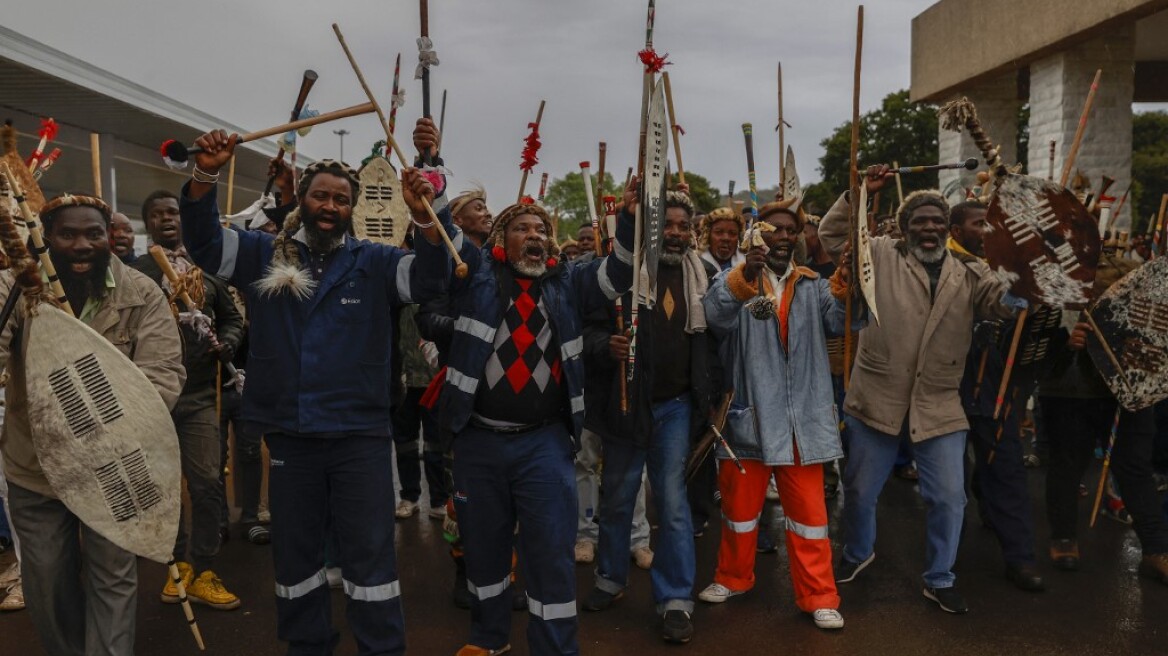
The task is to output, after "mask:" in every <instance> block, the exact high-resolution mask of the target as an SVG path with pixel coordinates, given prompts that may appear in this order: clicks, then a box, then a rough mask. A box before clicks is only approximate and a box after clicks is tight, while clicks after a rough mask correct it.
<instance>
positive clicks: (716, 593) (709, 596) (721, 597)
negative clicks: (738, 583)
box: [698, 583, 744, 604]
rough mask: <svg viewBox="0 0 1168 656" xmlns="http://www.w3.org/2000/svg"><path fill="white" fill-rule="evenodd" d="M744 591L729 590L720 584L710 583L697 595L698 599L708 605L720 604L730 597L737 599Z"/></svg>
mask: <svg viewBox="0 0 1168 656" xmlns="http://www.w3.org/2000/svg"><path fill="white" fill-rule="evenodd" d="M743 592H744V590H731V589H730V588H727V587H726V586H724V585H722V584H721V583H711V584H710V585H708V586H706V589H705V590H702V591H701V592H700V593H699V594H698V599H701V600H702V601H704V602H706V603H710V604H720V603H722V602H724V601H726V600H727V599H729V598H730V597H737V596H738V595H740V594H742V593H743Z"/></svg>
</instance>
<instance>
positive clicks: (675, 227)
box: [661, 207, 690, 266]
mask: <svg viewBox="0 0 1168 656" xmlns="http://www.w3.org/2000/svg"><path fill="white" fill-rule="evenodd" d="M661 236H662V240H661V263H662V264H664V265H666V266H677V265H679V264H681V258H682V257H684V256H685V253H686V251H688V250H689V247H690V231H689V214H688V213H686V211H685V210H683V209H681V208H680V207H670V208H669V209H667V210H665V226H664V229H663V231H662V235H661Z"/></svg>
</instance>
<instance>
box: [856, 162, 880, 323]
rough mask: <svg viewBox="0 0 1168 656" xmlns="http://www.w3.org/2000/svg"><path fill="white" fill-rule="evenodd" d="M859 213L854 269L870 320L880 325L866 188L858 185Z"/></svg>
mask: <svg viewBox="0 0 1168 656" xmlns="http://www.w3.org/2000/svg"><path fill="white" fill-rule="evenodd" d="M856 207H857V208H858V210H857V211H858V212H859V213H860V219H859V221H858V222H857V234H856V236H857V240H858V242H859V243H858V244H856V246H855V248H853V251H854V253H853V254H852V257H855V258H856V271H858V272H859V274H860V293H861V294H863V296H864V303H865V304H866V305H867V306H868V312H870V313H871V314H872V321H873V322H875V323H876V325H878V326H879V325H880V312H879V311H878V310H877V309H876V270H875V268H874V267H873V266H872V235H871V234H869V233H868V217H867V216H865V213H866V212H867V207H868V189H867V188H866V187H865V186H864V185H863V184H861V185H860V203H859V204H858V205H857V206H856Z"/></svg>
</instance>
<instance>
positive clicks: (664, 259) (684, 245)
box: [659, 239, 689, 267]
mask: <svg viewBox="0 0 1168 656" xmlns="http://www.w3.org/2000/svg"><path fill="white" fill-rule="evenodd" d="M661 245H662V247H663V249H662V251H661V257H660V259H659V261H660V262H661V264H664V265H665V266H671V267H675V266H678V265H680V264H681V261H682V260H683V259H685V255H686V253H688V252H689V243H688V242H686V241H684V240H682V239H666V240H665V241H664V243H662V244H661ZM664 248H677V249H681V250H679V251H678V252H676V253H674V252H672V251H667V250H664Z"/></svg>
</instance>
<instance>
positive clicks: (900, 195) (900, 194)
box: [892, 160, 904, 204]
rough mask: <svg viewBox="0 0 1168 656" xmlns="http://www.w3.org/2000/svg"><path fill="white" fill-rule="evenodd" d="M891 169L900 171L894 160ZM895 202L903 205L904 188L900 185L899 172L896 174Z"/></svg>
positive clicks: (897, 163) (898, 164)
mask: <svg viewBox="0 0 1168 656" xmlns="http://www.w3.org/2000/svg"><path fill="white" fill-rule="evenodd" d="M892 168H894V169H900V163H899V162H897V161H896V160H893V161H892ZM896 202H897V203H900V204H904V186H903V185H902V184H900V171H899V170H898V171H897V173H896Z"/></svg>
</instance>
